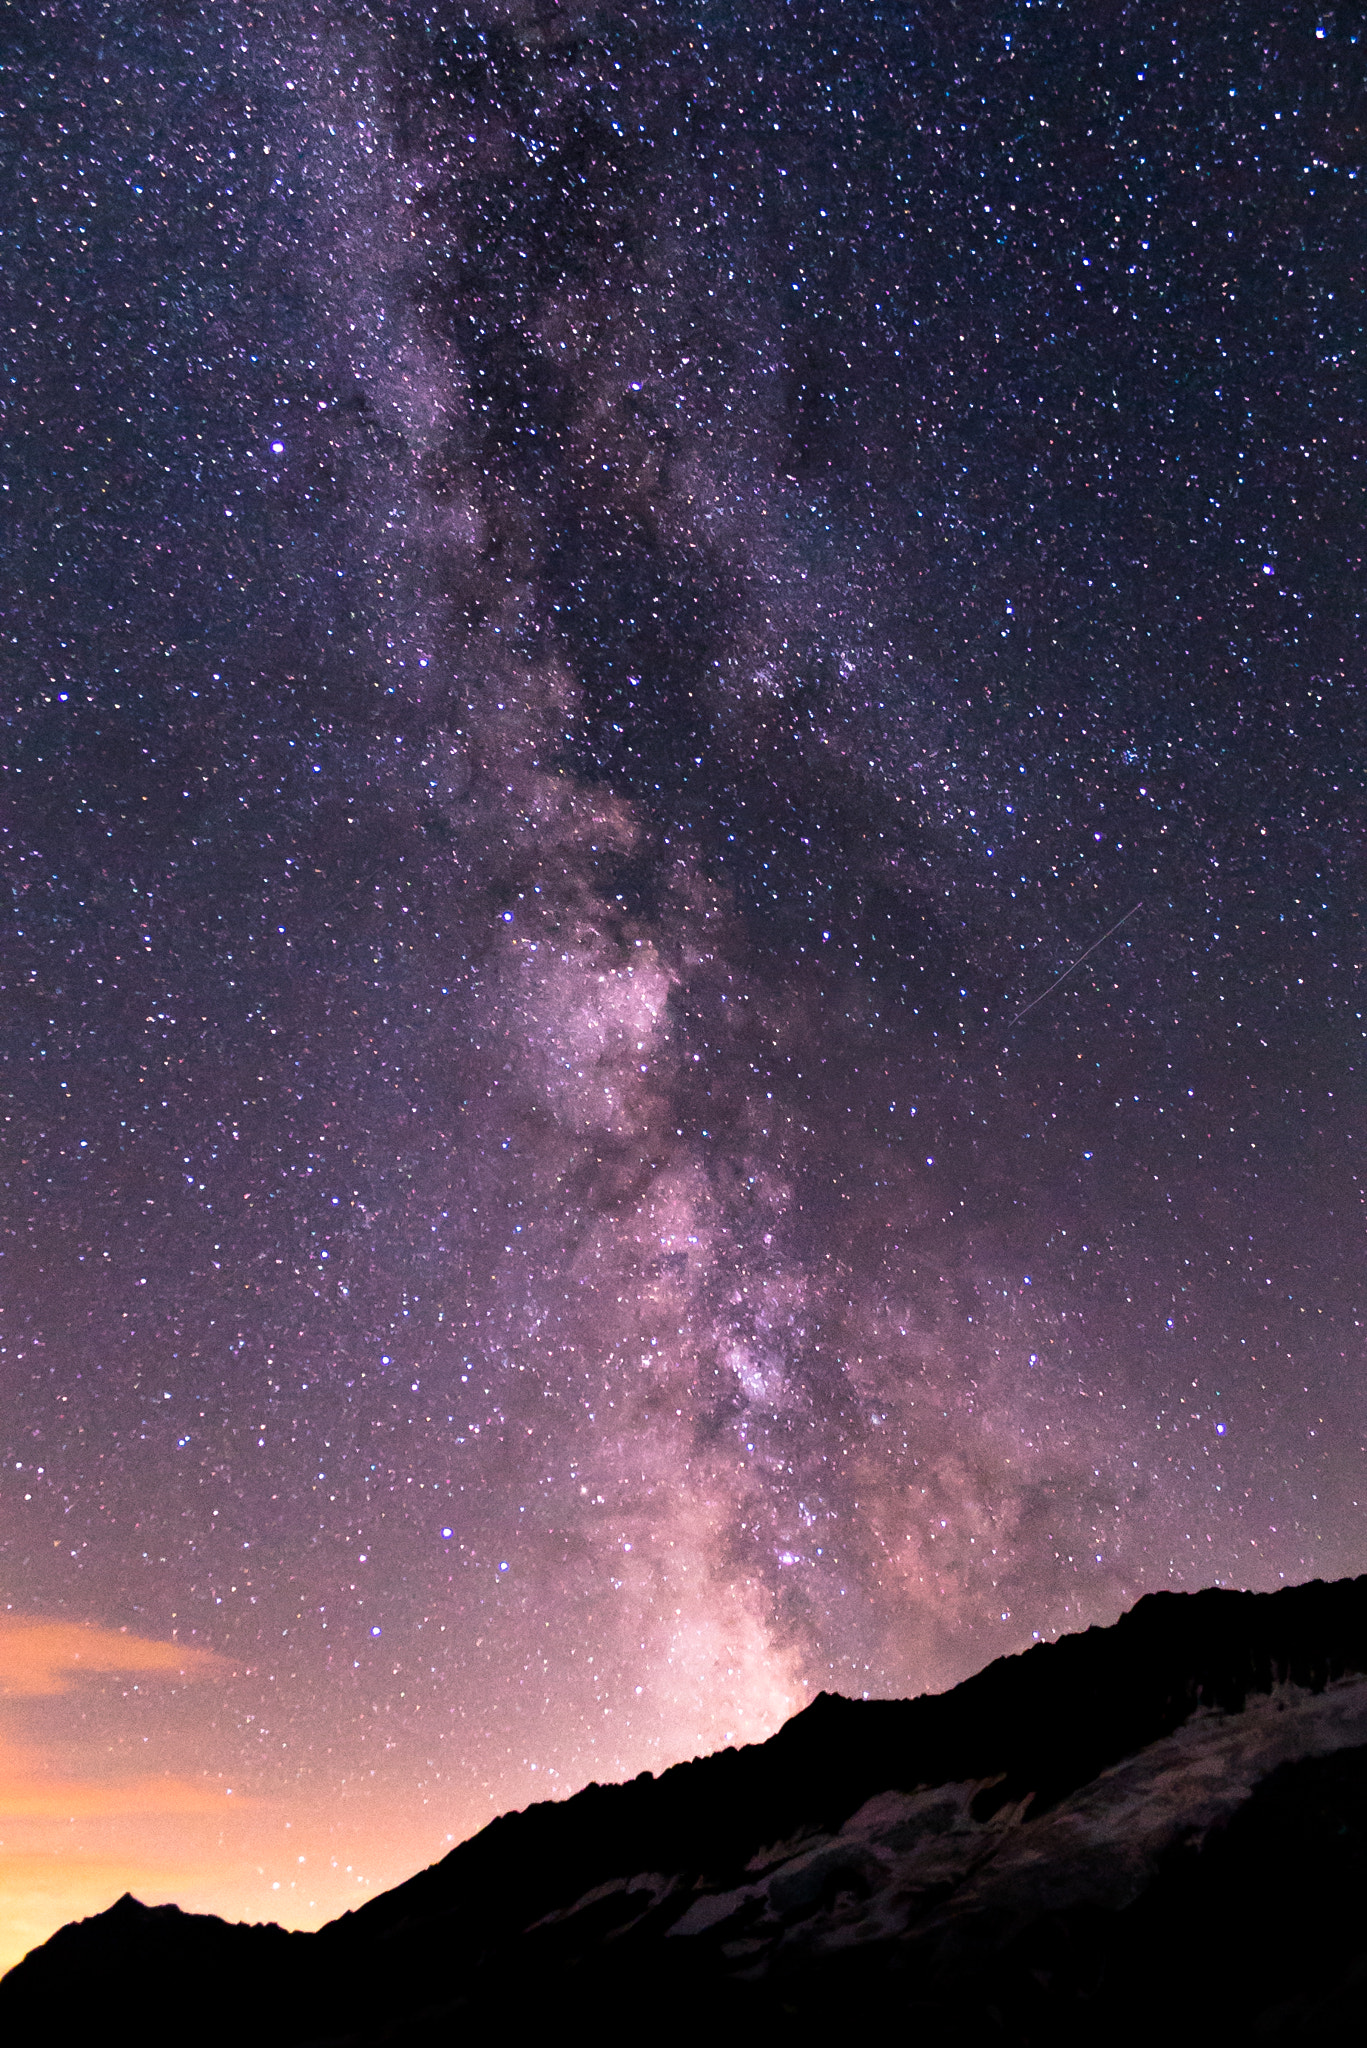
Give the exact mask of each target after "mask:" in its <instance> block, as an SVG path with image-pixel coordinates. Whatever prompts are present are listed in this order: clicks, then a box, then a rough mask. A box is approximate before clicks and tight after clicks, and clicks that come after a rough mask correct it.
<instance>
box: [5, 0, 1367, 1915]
mask: <svg viewBox="0 0 1367 2048" xmlns="http://www.w3.org/2000/svg"><path fill="white" fill-rule="evenodd" d="M1361 21H1362V10H1361V9H1360V8H1351V7H1343V8H1339V9H1337V10H1335V9H1333V8H1328V9H1325V10H1323V11H1322V12H1321V13H1320V14H1318V15H1316V14H1314V13H1313V12H1312V11H1307V10H1297V9H1290V10H1288V9H1284V8H1273V7H1272V6H1270V5H1267V4H1263V5H1261V6H1259V5H1249V6H1244V5H1240V4H1237V0H1236V4H1232V5H1230V6H1227V7H1222V8H1211V7H1208V6H1196V5H1188V4H1183V5H1180V6H1178V7H1176V8H1171V9H1169V10H1168V11H1167V12H1166V13H1161V12H1159V11H1156V10H1153V9H1148V8H1144V7H1138V6H1133V7H1132V6H1114V7H1105V8H1100V9H1099V8H1097V7H1095V6H1091V7H1085V6H1082V5H1075V4H1071V0H1060V4H1054V0H1048V4H1044V0H1041V4H1038V5H1031V4H1030V0H1019V4H1016V0H1000V4H992V0H967V4H964V5H960V6H957V7H950V6H948V5H940V6H937V5H926V6H921V7H916V6H911V5H901V4H896V0H880V4H871V0H840V4H828V5H826V6H824V7H823V6H819V5H815V4H811V0H793V4H790V5H787V6H780V5H779V4H777V0H766V4H763V5H753V6H752V5H748V4H743V0H742V4H735V0H732V4H729V5H715V4H712V0H705V4H698V5H695V6H693V7H691V8H689V7H685V6H683V5H682V4H676V0H658V4H654V0H634V4H632V0H628V4H623V5H618V6H611V5H605V6H600V7H593V6H589V7H578V8H576V7H574V6H571V5H565V6H557V5H555V4H553V0H506V4H476V0H471V4H470V5H469V6H468V7H462V6H460V5H457V4H454V0H453V4H450V5H446V4H444V0H443V4H434V5H432V6H430V7H426V8H424V7H422V6H417V5H415V6H414V7H412V8H411V9H404V8H402V7H400V8H395V9H389V8H386V7H383V6H380V5H375V6H369V5H365V4H351V5H348V4H344V0H319V4H318V5H316V6H315V7H313V8H311V9H307V10H306V9H302V8H297V7H281V6H274V5H272V4H268V0H267V4H261V5H249V4H246V0H243V4H234V5H226V4H214V0H200V4H191V0H186V4H180V0H176V4H172V5H166V4H158V5H155V6H154V5H151V4H144V0H126V4H120V5H113V4H108V5H102V4H100V0H60V4H55V5H53V6H51V7H41V6H36V5H35V6H33V7H30V8H22V7H11V8H9V9H8V10H6V11H5V13H4V17H3V24H2V25H0V39H3V43H4V49H3V62H4V67H5V69H4V73H3V76H4V80H5V85H4V89H3V94H0V101H3V105H4V109H5V112H4V118H3V121H0V152H3V157H4V187H3V189H4V195H5V196H4V199H3V201H0V227H3V231H4V240H3V248H4V252H5V253H4V263H3V286H2V287H0V289H2V291H3V298H2V299H0V342H3V345H4V355H5V384H4V402H5V407H6V423H5V428H4V433H5V439H4V475H3V479H2V481H3V484H4V494H3V499H2V502H3V505H4V507H5V510H4V514H3V519H4V531H5V559H6V570H5V584H4V610H3V616H2V617H0V654H2V655H3V670H4V681H3V705H4V715H5V726H4V738H3V748H2V750H0V751H2V752H3V775H2V776H0V787H2V788H3V806H4V810H3V827H4V839H3V859H4V862H5V867H6V873H7V878H8V881H9V884H10V887H11V890H12V894H11V895H10V896H9V898H8V901H7V907H6V913H5V915H6V919H7V922H6V924H5V926H4V932H3V939H2V940H0V980H3V983H4V1015H5V1030H6V1033H7V1039H6V1046H5V1069H4V1072H5V1091H6V1093H5V1104H4V1115H5V1123H4V1126H3V1168H2V1171H3V1229H4V1234H3V1237H0V1250H2V1251H3V1257H2V1258H0V1393H2V1395H3V1399H2V1400H0V1451H3V1468H2V1470H0V1537H2V1539H3V1556H4V1560H5V1574H4V1581H3V1588H4V1601H5V1606H6V1612H5V1613H4V1614H0V1684H3V1686H4V1688H5V1699H4V1701H3V1703H0V1844H2V1846H0V1863H3V1884H2V1885H0V1889H4V1890H5V1894H6V1896H7V1897H8V1898H9V1899H10V1900H11V1903H12V1905H13V1909H14V1915H15V1924H16V1926H18V1927H20V1929H21V1931H22V1935H23V1939H22V1940H21V1941H20V1943H19V1945H20V1947H24V1946H27V1945H28V1943H29V1942H30V1941H31V1940H37V1939H39V1938H41V1937H42V1936H43V1935H45V1934H46V1933H47V1932H49V1931H50V1929H51V1927H52V1926H55V1925H56V1924H57V1922H58V1921H59V1920H61V1919H63V1918H65V1917H68V1914H69V1913H70V1912H72V1911H75V1910H78V1909H79V1910H93V1909H95V1908H98V1907H99V1906H102V1905H104V1904H107V1903H108V1902H109V1900H110V1899H112V1898H113V1897H114V1896H115V1895H116V1893H117V1892H118V1891H119V1890H121V1889H123V1888H124V1886H125V1884H131V1885H132V1886H133V1888H134V1889H139V1888H141V1889H142V1891H143V1894H144V1895H145V1896H149V1895H155V1896H161V1897H176V1898H179V1899H180V1900H181V1901H182V1903H186V1904H197V1905H206V1906H213V1907H215V1908H216V1909H218V1910H223V1911H230V1912H232V1913H234V1914H237V1913H243V1914H247V1915H249V1916H251V1917H264V1916H271V1917H278V1918H281V1919H283V1920H285V1921H287V1922H289V1923H290V1924H313V1923H315V1922H316V1921H318V1920H319V1919H321V1918H323V1917H326V1915H328V1914H330V1913H332V1912H335V1911H337V1910H339V1909H340V1908H341V1907H342V1906H344V1905H346V1904H349V1903H355V1902H357V1901H358V1900H359V1899H360V1898H362V1897H364V1896H367V1895H368V1894H369V1893H370V1891H372V1890H373V1889H374V1887H375V1886H376V1885H377V1884H379V1883H382V1882H387V1881H390V1880H392V1879H393V1878H397V1877H399V1876H401V1875H403V1874H405V1873H406V1872H407V1871H408V1870H410V1869H412V1868H416V1867H417V1866H418V1865H420V1864H422V1863H424V1862H427V1861H430V1860H431V1859H432V1858H433V1857H434V1856H435V1855H437V1854H438V1853H440V1852H441V1851H442V1850H444V1849H445V1847H446V1846H447V1845H448V1844H449V1842H450V1841H452V1840H454V1839H458V1838H459V1837H460V1836H462V1835H464V1834H466V1833H468V1832H470V1831H471V1830H472V1829H473V1828H475V1827H477V1826H479V1825H481V1824H482V1823H483V1822H484V1821H485V1820H487V1819H488V1818H489V1817H491V1816H492V1815H493V1814H494V1813H496V1812H498V1811H500V1810H502V1809H505V1808H507V1807H511V1806H518V1805H522V1804H524V1803H526V1802H527V1801H528V1800H531V1799H535V1798H540V1797H555V1796H561V1795H563V1794H565V1793H567V1792H569V1791H572V1790H574V1789H576V1788H577V1787H579V1786H580V1785H582V1784H583V1783H585V1782H586V1781H587V1780H589V1779H591V1778H599V1779H604V1778H619V1777H623V1776H626V1775H629V1774H633V1773H635V1772H638V1771H640V1770H643V1769H657V1768H659V1767H661V1766H663V1765H665V1764H668V1763H670V1762H672V1761H674V1760H676V1759H678V1758H680V1757H684V1756H688V1755H691V1754H694V1753H696V1752H701V1751H705V1750H708V1749H711V1748H714V1747H716V1746H718V1745H720V1744H724V1743H729V1742H741V1741H749V1740H753V1739H755V1738H757V1737H762V1736H764V1735H766V1734H768V1733H770V1732H771V1731H772V1730H773V1729H774V1728H775V1727H777V1726H778V1725H779V1723H780V1722H781V1721H782V1720H783V1719H784V1718H785V1717H786V1716H787V1715H788V1714H790V1713H791V1712H793V1711H795V1710H796V1709H797V1708H798V1707H799V1706H801V1705H802V1704H803V1703H804V1702H805V1701H806V1700H807V1699H809V1698H810V1697H812V1695H813V1694H814V1693H815V1692H816V1691H818V1690H820V1689H821V1688H823V1687H825V1688H829V1689H833V1690H839V1691H843V1692H847V1693H855V1694H860V1693H870V1694H899V1695H900V1694H907V1693H912V1692H916V1691H920V1690H922V1689H925V1688H927V1687H941V1686H944V1685H946V1684H949V1683H952V1682H954V1681H956V1680H958V1679H959V1678H962V1677H963V1676H965V1675H966V1674H967V1673H968V1672H970V1671H972V1670H974V1669H976V1668H977V1667H979V1666H980V1665H982V1664H984V1663H986V1662H987V1661H988V1660H989V1659H990V1658H992V1657H993V1656H997V1655H1000V1654H1003V1653H1006V1652H1010V1651H1016V1650H1019V1649H1021V1648H1023V1647H1024V1646H1026V1645H1028V1644H1029V1643H1030V1642H1031V1641H1032V1640H1033V1639H1035V1638H1037V1637H1041V1636H1049V1635H1054V1634H1057V1633H1058V1632H1059V1631H1061V1630H1064V1629H1072V1628H1077V1627H1080V1626H1085V1625H1087V1624H1088V1623H1091V1622H1108V1621H1111V1620H1113V1619H1114V1618H1115V1616H1116V1615H1117V1614H1118V1613H1119V1612H1120V1611H1121V1610H1122V1609H1123V1608H1124V1607H1126V1606H1127V1605H1129V1604H1130V1603H1131V1602H1132V1601H1133V1600H1135V1599H1136V1598H1138V1597H1139V1596H1140V1595H1141V1594H1142V1593H1144V1592H1146V1591H1151V1590H1154V1589H1156V1588H1159V1587H1169V1586H1171V1587H1190V1588H1194V1587H1198V1586H1205V1585H1211V1584H1222V1585H1239V1586H1252V1587H1270V1586H1275V1585H1278V1584H1281V1583H1282V1582H1283V1581H1287V1582H1289V1581H1292V1580H1297V1579H1302V1578H1305V1577H1307V1576H1310V1575H1312V1574H1316V1573H1318V1574H1320V1575H1323V1576H1333V1575H1337V1574H1340V1573H1346V1572H1351V1571H1359V1570H1362V1569H1363V1568H1364V1566H1367V1546H1365V1545H1364V1516H1363V1512H1362V1501H1363V1499H1364V1496H1363V1493H1362V1488H1363V1486H1364V1484H1367V1473H1364V1470H1363V1464H1364V1441H1365V1439H1364V1425H1365V1424H1367V1394H1365V1393H1364V1377H1363V1328H1362V1325H1363V1320H1364V1306H1363V1304H1364V1286H1363V1275H1364V1264H1363V1239H1362V1226H1363V1209H1362V1200H1363V1194H1362V1183H1361V1179H1360V1175H1361V1172H1362V1149H1361V1142H1360V1129H1361V1118H1362V1112H1363V1097H1362V1087H1361V1067H1362V1054H1363V1048H1364V1037H1363V1024H1362V1020H1361V1014H1360V1013H1361V1009H1362V1001H1361V993H1360V989H1361V983H1360V967H1361V960H1362V945H1363V940H1362V922H1361V917H1360V913H1359V906H1360V905H1361V903H1362V901H1363V888H1362V881H1363V867H1364V862H1363V850H1364V835H1363V821H1364V809H1363V794H1364V792H1363V762H1364V759H1365V758H1367V753H1365V751H1364V748H1365V746H1367V733H1364V721H1363V718H1362V696H1361V685H1362V653H1361V619H1360V613H1359V610H1358V607H1359V605H1360V603H1361V598H1362V591H1363V588H1364V584H1363V533H1364V522H1363V511H1364V506H1363V495H1362V494H1363V463H1362V447H1363V441H1362V435H1363V425H1364V408H1363V398H1364V384H1363V366H1362V361H1361V334H1362V325H1363V305H1362V291H1363V270H1362V260H1361V252H1362V248H1363V241H1364V232H1365V231H1367V221H1365V220H1364V206H1363V196H1362V195H1363V191H1364V185H1367V168H1365V167H1364V150H1363V140H1362V133H1363V130H1362V122H1363V107H1364V87H1363V78H1362V56H1363V51H1364V49H1365V48H1367V41H1364V40H1362V39H1360V36H1359V28H1360V24H1361ZM1136 906H1137V907H1136ZM1120 920H1123V922H1122V923H1120V928H1119V929H1118V930H1114V931H1111V935H1110V936H1109V937H1108V938H1106V939H1105V941H1104V943H1102V944H1101V945H1099V946H1095V949H1094V950H1091V951H1090V952H1089V951H1088V949H1089V948H1093V947H1094V942H1095V941H1097V940H1098V939H1100V938H1101V937H1102V935H1103V934H1105V933H1107V932H1108V931H1110V928H1111V927H1114V926H1116V925H1117V922H1118V921H1120ZM1084 953H1087V958H1086V959H1085V960H1082V961H1081V962H1080V964H1079V965H1078V966H1077V967H1076V970H1075V971H1074V972H1072V973H1070V974H1068V975H1067V977H1066V978H1065V979H1063V980H1061V981H1059V982H1058V985H1057V986H1056V987H1051V984H1053V983H1054V982H1055V981H1056V979H1057V978H1058V977H1059V976H1061V975H1062V974H1063V972H1064V970H1065V969H1066V968H1067V967H1068V966H1069V964H1070V963H1071V962H1074V961H1078V960H1079V956H1080V955H1082V954H1084ZM1045 991H1048V993H1047V995H1044V999H1043V1000H1040V1001H1036V998H1038V997H1040V996H1041V995H1042V994H1043V992H1045Z"/></svg>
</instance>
